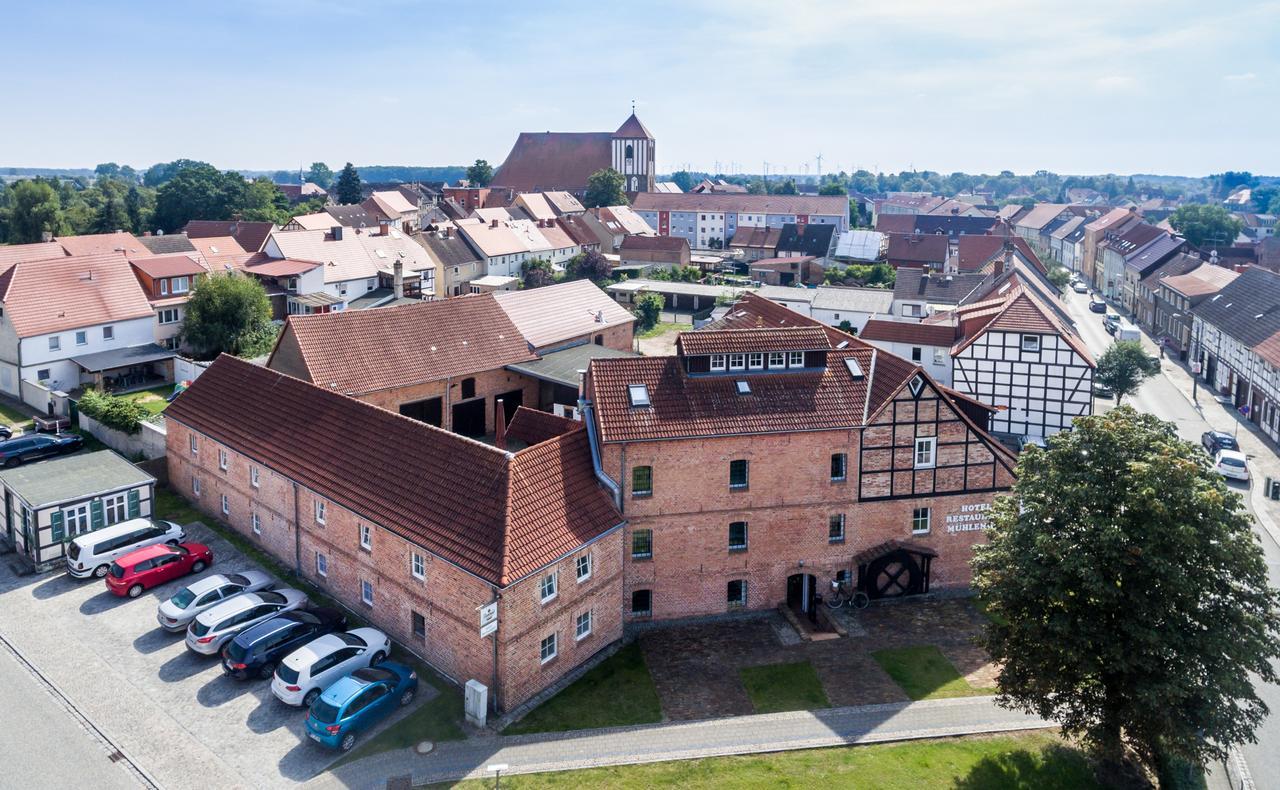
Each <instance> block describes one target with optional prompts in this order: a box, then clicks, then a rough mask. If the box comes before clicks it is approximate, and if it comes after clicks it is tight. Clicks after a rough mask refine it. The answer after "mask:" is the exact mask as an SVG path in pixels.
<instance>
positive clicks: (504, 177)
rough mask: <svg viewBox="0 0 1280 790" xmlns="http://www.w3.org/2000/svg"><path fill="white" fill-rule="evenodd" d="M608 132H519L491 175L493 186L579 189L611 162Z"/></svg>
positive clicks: (517, 188) (551, 189) (610, 135)
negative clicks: (502, 160)
mask: <svg viewBox="0 0 1280 790" xmlns="http://www.w3.org/2000/svg"><path fill="white" fill-rule="evenodd" d="M612 137H613V136H612V134H611V133H610V132H521V133H520V136H519V137H517V138H516V144H515V146H514V147H512V149H511V153H509V154H507V158H506V161H504V162H503V163H502V165H501V166H499V167H498V170H497V172H495V173H494V174H493V181H492V182H491V184H492V186H494V187H507V188H509V189H513V190H515V191H518V192H548V191H557V190H564V191H566V192H580V191H582V190H583V189H586V186H587V179H588V178H589V177H590V176H591V174H592V173H594V172H596V171H597V170H600V169H603V168H606V167H610V166H612V164H613V153H612V149H611V145H612Z"/></svg>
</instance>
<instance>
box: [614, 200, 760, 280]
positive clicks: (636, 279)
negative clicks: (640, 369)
mask: <svg viewBox="0 0 1280 790" xmlns="http://www.w3.org/2000/svg"><path fill="white" fill-rule="evenodd" d="M640 194H642V195H643V194H652V193H647V192H641V193H640ZM605 290H606V291H608V292H609V293H611V294H619V293H637V292H639V291H653V292H654V293H660V294H680V295H683V296H709V297H712V298H719V297H721V296H723V297H725V298H727V299H734V298H737V297H738V295H739V294H742V293H745V292H747V291H754V290H756V289H755V288H750V287H738V286H733V285H703V284H702V283H685V282H672V281H669V280H646V279H643V278H635V279H632V280H623V281H622V282H620V283H613V284H612V285H610V286H607V287H606V288H605Z"/></svg>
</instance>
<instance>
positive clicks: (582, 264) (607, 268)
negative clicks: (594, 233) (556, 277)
mask: <svg viewBox="0 0 1280 790" xmlns="http://www.w3.org/2000/svg"><path fill="white" fill-rule="evenodd" d="M612 276H613V263H612V262H611V261H610V260H609V259H608V258H606V257H604V256H603V255H601V254H600V252H599V251H597V250H587V251H586V252H580V253H578V254H577V255H575V256H573V257H572V258H570V259H569V262H568V263H567V264H565V279H566V280H591V281H592V282H595V283H600V282H604V281H606V280H608V279H609V278H610V277H612Z"/></svg>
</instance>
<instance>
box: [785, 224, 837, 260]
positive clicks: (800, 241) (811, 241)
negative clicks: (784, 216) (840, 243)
mask: <svg viewBox="0 0 1280 790" xmlns="http://www.w3.org/2000/svg"><path fill="white" fill-rule="evenodd" d="M839 236H840V234H838V233H837V232H836V226H835V225H810V224H805V225H797V224H796V223H794V222H788V223H785V224H784V225H783V226H782V232H781V234H780V235H779V237H778V244H777V246H776V247H775V248H774V254H775V255H776V256H777V257H779V258H801V257H811V258H814V259H815V260H816V261H817V262H818V264H819V265H823V266H825V265H826V263H827V261H828V260H829V259H830V258H831V256H832V253H834V251H835V247H836V239H837V238H839Z"/></svg>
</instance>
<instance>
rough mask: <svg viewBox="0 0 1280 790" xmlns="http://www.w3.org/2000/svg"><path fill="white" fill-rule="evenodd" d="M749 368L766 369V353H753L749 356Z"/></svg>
mask: <svg viewBox="0 0 1280 790" xmlns="http://www.w3.org/2000/svg"><path fill="white" fill-rule="evenodd" d="M747 367H749V368H751V369H752V370H763V369H764V352H763V351H753V352H751V354H750V355H748V357H747Z"/></svg>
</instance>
